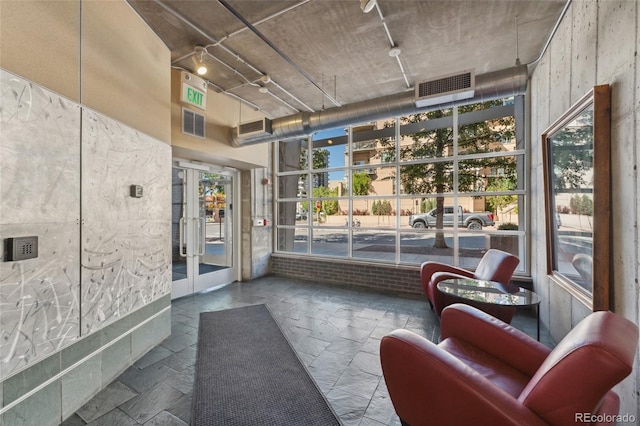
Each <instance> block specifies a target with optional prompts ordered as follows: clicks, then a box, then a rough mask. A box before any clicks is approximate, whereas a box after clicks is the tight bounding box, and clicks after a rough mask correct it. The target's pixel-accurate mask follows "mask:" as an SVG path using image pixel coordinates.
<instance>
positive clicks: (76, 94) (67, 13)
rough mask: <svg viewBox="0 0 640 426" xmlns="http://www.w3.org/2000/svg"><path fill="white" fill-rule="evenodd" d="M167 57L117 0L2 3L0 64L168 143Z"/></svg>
mask: <svg viewBox="0 0 640 426" xmlns="http://www.w3.org/2000/svg"><path fill="white" fill-rule="evenodd" d="M81 4H82V7H80V5H81ZM81 49H82V53H81V52H80V50H81ZM170 63H171V56H170V52H169V49H167V47H166V46H165V45H164V43H163V42H162V41H161V40H160V39H159V38H158V37H157V36H156V35H155V33H153V31H151V29H150V28H149V27H148V26H147V25H146V24H145V23H144V21H142V19H140V17H139V16H138V15H137V14H136V13H135V12H134V10H133V9H132V8H131V7H130V6H129V5H128V4H127V3H126V2H124V1H122V0H110V1H93V0H91V1H89V0H84V1H82V3H81V2H80V1H1V2H0V66H1V67H2V68H4V69H6V70H7V71H10V72H12V73H15V74H18V75H20V76H22V77H24V78H26V79H28V80H31V81H33V82H35V83H38V84H40V85H42V86H45V87H47V88H48V89H50V90H52V91H54V92H57V93H59V94H61V95H63V96H65V97H68V98H70V99H71V100H73V101H75V102H79V103H82V104H83V105H84V106H86V107H88V108H91V109H93V110H95V111H97V112H100V113H103V114H105V115H107V116H109V117H111V118H113V119H115V120H118V121H121V122H123V123H125V124H128V125H130V126H131V127H134V128H136V129H138V130H140V131H142V132H144V133H146V134H148V135H150V136H153V137H155V138H157V139H160V140H161V141H163V142H166V143H169V142H170V140H171V125H170V120H171V112H170V111H171V109H170V108H171V107H170V105H171V97H170V96H171V94H170V91H169V87H170V84H171V68H170Z"/></svg>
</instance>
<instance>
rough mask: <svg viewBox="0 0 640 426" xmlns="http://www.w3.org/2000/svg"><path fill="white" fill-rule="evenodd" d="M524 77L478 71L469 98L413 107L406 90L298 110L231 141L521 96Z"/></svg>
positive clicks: (520, 71)
mask: <svg viewBox="0 0 640 426" xmlns="http://www.w3.org/2000/svg"><path fill="white" fill-rule="evenodd" d="M528 78H529V72H528V70H527V66H526V65H520V66H517V67H513V68H508V69H506V70H501V71H495V72H491V73H487V74H481V75H478V76H476V77H475V91H474V95H473V97H472V98H468V99H462V100H455V101H450V102H440V103H438V104H434V105H429V106H428V107H423V108H419V107H417V106H416V98H415V92H414V91H409V92H403V93H399V94H395V95H390V96H385V97H382V98H377V99H369V100H366V101H362V102H357V103H353V104H349V105H344V106H340V107H335V108H328V109H325V110H322V111H316V112H313V113H309V112H300V113H297V114H293V115H290V116H287V117H282V118H276V119H274V120H273V121H272V123H271V131H272V132H271V134H264V133H263V134H255V133H254V134H252V135H249V134H245V135H242V136H241V135H240V134H239V132H238V129H239V127H238V128H236V129H234V131H233V133H232V135H233V137H232V140H231V144H232V145H233V146H237V147H240V146H245V145H253V144H258V143H265V142H275V141H293V140H300V139H302V138H306V137H308V136H309V135H311V134H312V133H315V132H319V131H322V130H330V129H335V128H336V127H342V126H345V127H346V126H349V125H352V124H358V123H364V122H367V121H375V120H382V119H385V118H389V117H394V116H398V115H409V114H417V113H421V112H427V111H434V110H437V109H442V108H450V107H452V106H454V105H468V104H472V103H476V102H486V101H491V100H495V99H500V98H506V97H509V96H516V95H522V94H524V93H525V92H526V90H527V81H528Z"/></svg>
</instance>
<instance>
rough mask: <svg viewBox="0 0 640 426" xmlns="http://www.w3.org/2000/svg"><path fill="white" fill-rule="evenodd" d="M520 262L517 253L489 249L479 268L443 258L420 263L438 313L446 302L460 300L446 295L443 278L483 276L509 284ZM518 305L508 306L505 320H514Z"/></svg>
mask: <svg viewBox="0 0 640 426" xmlns="http://www.w3.org/2000/svg"><path fill="white" fill-rule="evenodd" d="M518 263H520V259H518V258H517V257H516V256H514V255H512V254H510V253H506V252H504V251H501V250H496V249H489V250H487V252H486V253H485V254H484V256H483V257H482V259H480V263H479V264H478V267H477V268H476V270H475V272H471V271H468V270H466V269H462V268H458V267H455V266H451V265H449V264H446V263H440V262H431V261H429V262H424V263H423V264H422V265H421V267H420V281H421V282H422V289H423V291H424V294H425V296H427V299H428V300H429V303H430V305H431V307H432V308H433V309H434V310H435V311H436V313H437V314H438V316H440V314H441V313H442V310H443V309H444V308H445V306H448V305H450V304H452V303H455V302H456V300H455V299H452V298H450V297H446V296H445V295H443V294H442V293H440V292H439V291H438V289H437V288H436V285H437V284H438V282H440V281H442V280H446V279H448V278H456V277H460V276H462V277H466V278H475V279H479V280H487V281H497V282H500V283H503V284H508V283H509V282H510V281H511V277H512V276H513V272H514V271H515V270H516V267H517V266H518ZM514 312H515V309H511V310H504V312H503V315H502V316H501V317H500V318H501V319H502V320H503V321H505V322H507V323H508V322H510V321H511V318H512V317H513V314H514Z"/></svg>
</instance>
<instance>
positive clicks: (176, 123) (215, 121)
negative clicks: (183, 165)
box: [171, 70, 270, 170]
mask: <svg viewBox="0 0 640 426" xmlns="http://www.w3.org/2000/svg"><path fill="white" fill-rule="evenodd" d="M171 76H172V78H171V101H172V104H171V144H172V145H173V155H174V157H179V158H183V159H187V160H197V161H203V162H209V163H215V164H218V165H221V166H229V167H235V168H237V169H240V170H248V169H253V168H258V167H267V166H268V165H269V146H270V144H268V143H264V144H258V145H251V146H247V147H242V148H234V147H232V146H231V145H230V144H229V140H230V133H229V132H230V129H232V128H233V127H235V126H237V125H238V122H239V121H250V120H257V119H260V118H262V117H263V115H262V114H260V113H259V112H257V111H254V110H253V109H252V108H250V107H248V106H247V105H241V103H240V102H239V101H237V100H235V99H232V98H230V97H229V96H226V95H222V94H219V93H216V92H214V91H213V90H208V91H207V110H206V111H203V110H201V109H198V108H195V107H188V108H190V109H192V110H193V111H195V112H197V113H199V114H203V115H204V116H205V122H206V128H205V136H206V139H201V138H197V137H193V136H190V135H185V134H184V133H182V108H183V106H185V105H184V104H182V103H181V102H180V86H181V84H180V71H179V70H172V72H171Z"/></svg>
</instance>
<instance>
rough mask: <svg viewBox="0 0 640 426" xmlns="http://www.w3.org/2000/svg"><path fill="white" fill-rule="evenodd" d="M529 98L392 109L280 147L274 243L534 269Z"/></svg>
mask: <svg viewBox="0 0 640 426" xmlns="http://www.w3.org/2000/svg"><path fill="white" fill-rule="evenodd" d="M523 117H524V97H522V96H518V97H515V98H509V99H505V100H499V101H491V102H484V103H477V104H473V105H465V106H458V107H452V108H449V109H445V110H438V111H430V112H425V113H421V114H414V115H409V116H406V117H390V118H389V119H386V120H380V121H377V122H373V123H362V124H360V125H354V126H350V127H348V128H344V129H336V130H334V131H331V132H322V133H318V134H315V135H313V136H312V137H311V138H309V139H306V140H303V141H299V142H281V143H279V145H278V150H277V160H276V161H277V172H276V175H277V194H276V199H277V203H276V209H277V211H276V218H277V222H276V232H277V234H276V235H277V236H276V238H277V245H276V250H277V251H278V252H283V253H296V254H299V255H308V256H322V257H339V258H341V259H344V258H348V259H353V260H366V261H369V262H382V263H393V264H409V265H411V264H413V265H415V264H420V263H422V262H424V261H426V260H438V261H443V262H447V263H451V264H455V265H460V266H462V267H469V268H474V267H475V266H476V265H477V264H478V262H479V260H480V258H481V257H482V255H483V254H484V253H485V252H486V250H487V249H489V248H499V249H502V250H505V251H508V252H511V253H513V254H515V255H517V256H518V257H519V258H520V259H521V263H520V265H519V269H518V272H519V273H521V274H526V273H528V265H527V262H526V258H527V256H526V254H527V253H526V250H527V247H528V243H527V232H526V231H527V223H526V214H525V212H526V200H527V198H528V197H527V186H526V184H525V182H527V181H528V177H527V176H526V175H525V170H526V167H525V159H526V152H525V140H524V119H523Z"/></svg>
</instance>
